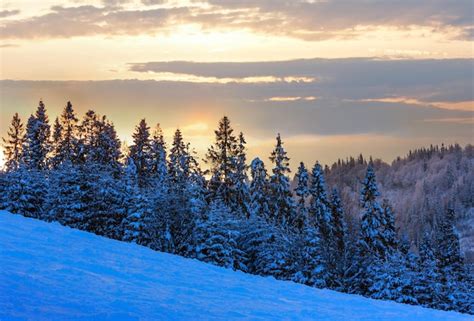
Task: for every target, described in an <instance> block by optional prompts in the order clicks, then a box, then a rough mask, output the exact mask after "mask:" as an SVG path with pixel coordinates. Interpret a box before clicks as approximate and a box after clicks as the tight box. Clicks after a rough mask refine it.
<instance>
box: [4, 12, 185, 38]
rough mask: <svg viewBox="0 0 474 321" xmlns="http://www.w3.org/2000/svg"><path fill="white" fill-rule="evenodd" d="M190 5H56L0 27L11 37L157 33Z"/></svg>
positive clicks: (6, 35) (7, 36)
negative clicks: (141, 7) (130, 7)
mask: <svg viewBox="0 0 474 321" xmlns="http://www.w3.org/2000/svg"><path fill="white" fill-rule="evenodd" d="M187 10H188V9H187V8H179V7H178V8H156V9H150V10H124V9H122V8H120V7H113V6H112V7H108V6H106V7H96V6H90V5H85V6H79V7H61V6H54V7H52V8H51V12H50V13H47V14H45V15H42V16H36V17H32V18H26V19H19V20H16V21H10V22H7V23H4V24H3V25H2V26H0V36H1V37H2V38H3V39H8V38H25V39H29V38H69V37H76V36H91V35H138V34H143V33H153V32H157V31H159V30H161V29H164V28H165V27H167V26H169V25H172V24H174V23H175V22H174V21H173V19H174V18H177V17H178V16H179V15H181V14H184V13H186V12H187Z"/></svg>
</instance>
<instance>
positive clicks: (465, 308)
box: [435, 207, 474, 313]
mask: <svg viewBox="0 0 474 321" xmlns="http://www.w3.org/2000/svg"><path fill="white" fill-rule="evenodd" d="M454 222H455V212H454V210H453V209H452V208H450V207H448V208H447V210H446V213H445V215H444V217H443V218H442V220H441V222H440V224H439V227H438V231H437V244H436V253H435V255H436V259H437V270H438V273H439V282H440V283H441V292H440V296H441V300H440V303H439V305H438V307H439V308H441V309H443V310H457V311H461V312H471V313H472V303H473V296H474V295H473V294H472V291H470V290H468V287H469V285H470V284H469V283H470V282H469V281H470V280H469V278H468V275H467V273H466V270H465V266H464V259H463V257H462V255H461V251H460V245H459V235H458V232H457V231H456V228H455V226H454ZM471 290H472V289H471Z"/></svg>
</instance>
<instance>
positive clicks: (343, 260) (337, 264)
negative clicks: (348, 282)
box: [331, 188, 350, 290]
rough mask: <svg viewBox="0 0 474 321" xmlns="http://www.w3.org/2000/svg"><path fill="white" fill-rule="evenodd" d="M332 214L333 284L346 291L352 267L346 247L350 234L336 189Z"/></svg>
mask: <svg viewBox="0 0 474 321" xmlns="http://www.w3.org/2000/svg"><path fill="white" fill-rule="evenodd" d="M331 212H332V219H333V224H332V226H333V240H332V242H333V248H332V252H331V255H332V258H331V261H332V262H334V267H333V272H334V273H333V275H334V276H333V281H334V282H333V284H334V287H335V288H336V289H338V290H344V289H345V282H344V281H345V280H344V278H345V273H346V270H347V268H348V266H349V265H350V259H349V257H348V246H347V245H346V242H347V233H348V232H347V224H346V222H345V219H344V209H343V207H342V202H341V198H340V196H339V192H338V190H337V189H336V188H334V189H333V191H332V195H331Z"/></svg>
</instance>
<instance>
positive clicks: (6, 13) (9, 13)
mask: <svg viewBox="0 0 474 321" xmlns="http://www.w3.org/2000/svg"><path fill="white" fill-rule="evenodd" d="M19 13H20V10H1V11H0V18H6V17H11V16H16V15H17V14H19Z"/></svg>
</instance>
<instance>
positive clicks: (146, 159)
mask: <svg viewBox="0 0 474 321" xmlns="http://www.w3.org/2000/svg"><path fill="white" fill-rule="evenodd" d="M132 137H133V144H132V145H131V146H130V153H129V157H130V158H132V159H133V162H134V163H135V166H136V168H137V175H138V182H139V185H140V186H141V187H143V186H145V185H146V184H147V182H146V181H147V180H148V178H149V174H150V163H151V151H150V127H148V125H147V123H146V120H145V119H142V120H140V123H139V124H138V125H137V127H135V132H134V133H133V134H132Z"/></svg>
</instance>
